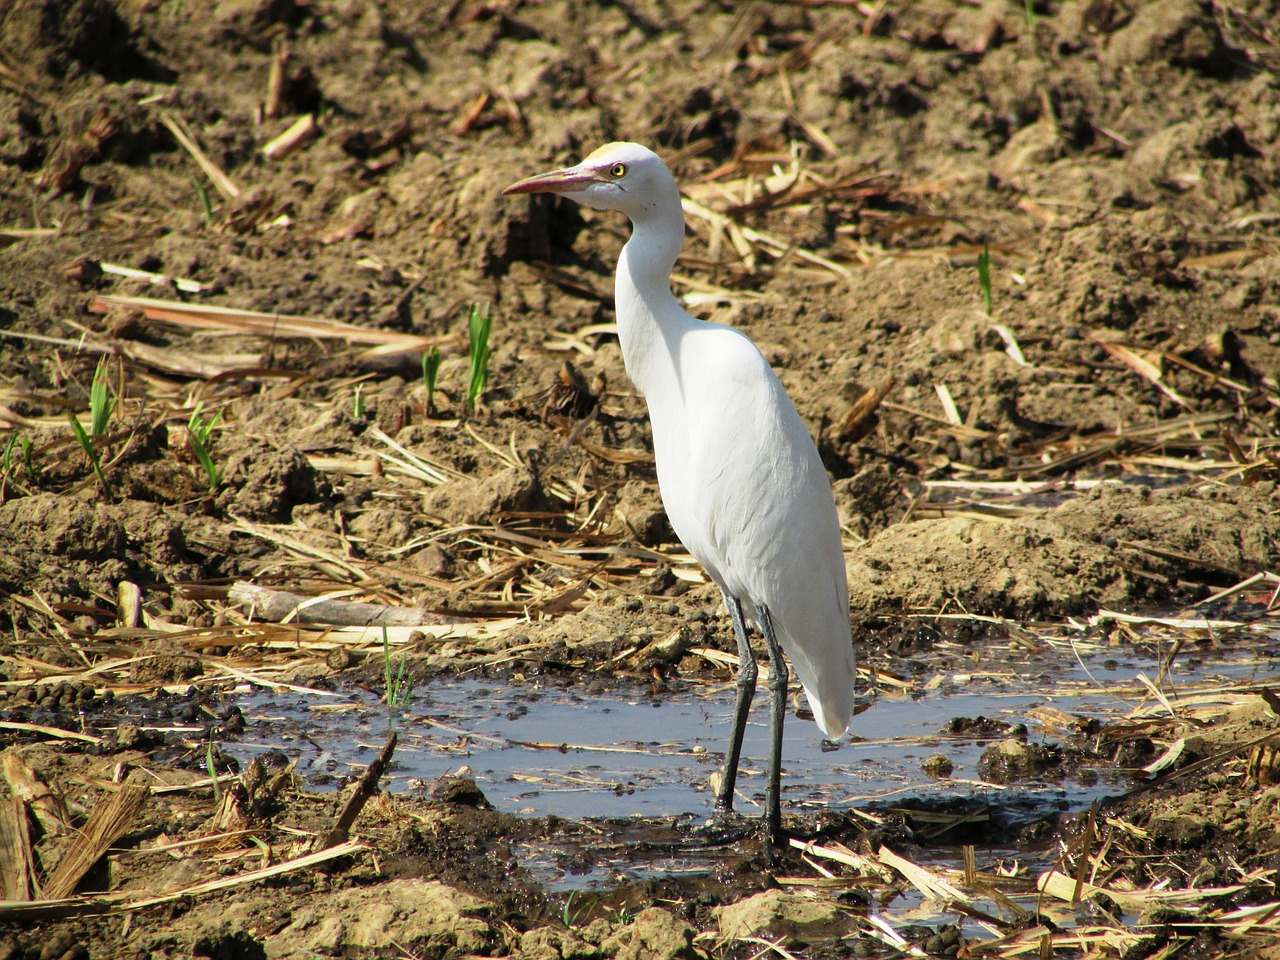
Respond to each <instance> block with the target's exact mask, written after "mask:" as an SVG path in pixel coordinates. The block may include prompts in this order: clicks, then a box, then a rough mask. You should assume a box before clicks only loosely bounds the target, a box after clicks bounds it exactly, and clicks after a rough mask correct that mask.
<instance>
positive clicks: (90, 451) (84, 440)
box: [67, 412, 115, 500]
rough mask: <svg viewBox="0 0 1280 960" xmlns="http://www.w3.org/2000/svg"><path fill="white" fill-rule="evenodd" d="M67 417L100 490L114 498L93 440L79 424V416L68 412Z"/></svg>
mask: <svg viewBox="0 0 1280 960" xmlns="http://www.w3.org/2000/svg"><path fill="white" fill-rule="evenodd" d="M67 419H68V420H70V421H71V432H72V433H74V434H75V435H76V439H77V440H78V441H80V446H81V447H82V448H83V450H84V452H85V453H86V454H87V455H88V457H89V463H90V464H91V465H92V466H93V472H94V474H95V475H96V476H97V478H98V483H100V484H102V492H103V493H105V494H106V495H107V499H108V500H115V495H114V494H113V493H112V492H111V484H109V483H107V475H106V474H105V473H103V472H102V461H100V460H99V459H98V451H97V450H95V449H94V448H93V441H92V440H91V439H90V438H89V434H87V433H85V430H84V427H83V426H81V425H80V418H79V417H77V416H76V415H75V414H74V413H71V412H68V413H67Z"/></svg>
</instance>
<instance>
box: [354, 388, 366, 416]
mask: <svg viewBox="0 0 1280 960" xmlns="http://www.w3.org/2000/svg"><path fill="white" fill-rule="evenodd" d="M363 389H364V384H363V383H357V384H356V395H355V399H354V400H352V401H351V414H352V416H354V417H355V418H356V419H357V420H363V419H364V392H363Z"/></svg>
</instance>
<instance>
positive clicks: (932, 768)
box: [920, 753, 955, 780]
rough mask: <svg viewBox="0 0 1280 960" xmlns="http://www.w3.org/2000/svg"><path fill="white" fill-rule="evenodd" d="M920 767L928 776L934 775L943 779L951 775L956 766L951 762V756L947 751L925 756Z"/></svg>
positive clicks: (937, 778) (938, 778) (935, 777)
mask: <svg viewBox="0 0 1280 960" xmlns="http://www.w3.org/2000/svg"><path fill="white" fill-rule="evenodd" d="M920 769H921V770H923V771H924V772H925V775H926V776H930V777H933V779H935V780H942V779H944V778H946V777H949V776H951V771H952V770H954V769H955V767H953V766H952V764H951V758H950V757H948V756H947V755H946V754H945V753H935V754H934V755H933V756H931V757H925V758H924V760H923V761H922V762H921V763H920Z"/></svg>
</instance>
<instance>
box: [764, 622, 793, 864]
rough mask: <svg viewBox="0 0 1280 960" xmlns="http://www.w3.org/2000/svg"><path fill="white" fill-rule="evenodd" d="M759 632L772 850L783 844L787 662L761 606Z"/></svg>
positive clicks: (766, 821)
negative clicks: (763, 653)
mask: <svg viewBox="0 0 1280 960" xmlns="http://www.w3.org/2000/svg"><path fill="white" fill-rule="evenodd" d="M760 630H761V631H762V632H763V633H764V642H765V646H766V647H767V648H768V650H769V782H768V784H767V785H766V786H765V790H764V806H765V810H764V829H765V834H766V837H765V842H766V843H767V844H768V845H769V846H771V847H780V846H782V845H783V843H784V839H785V838H784V837H783V835H782V797H781V792H782V721H783V720H784V719H785V718H786V715H787V681H788V680H789V679H790V678H789V675H788V673H787V662H786V660H784V659H783V657H782V647H781V646H779V644H778V638H777V636H776V635H775V634H774V632H773V620H772V618H770V616H769V609H768V608H767V607H765V606H764V605H763V604H761V605H760Z"/></svg>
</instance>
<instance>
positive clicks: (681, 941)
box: [600, 907, 698, 960]
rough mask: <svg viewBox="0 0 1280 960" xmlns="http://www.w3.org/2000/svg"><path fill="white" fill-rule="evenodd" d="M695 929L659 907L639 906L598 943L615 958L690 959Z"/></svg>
mask: <svg viewBox="0 0 1280 960" xmlns="http://www.w3.org/2000/svg"><path fill="white" fill-rule="evenodd" d="M695 933H697V931H696V930H695V929H694V928H693V927H691V926H689V924H687V923H685V922H684V921H683V920H679V919H677V918H676V917H675V916H674V915H672V914H671V913H670V912H668V911H666V910H663V909H662V908H661V907H649V908H648V909H647V910H642V911H641V912H640V913H639V914H638V915H637V916H636V918H635V919H634V920H632V921H631V922H630V923H629V924H627V925H626V926H625V927H623V928H621V929H620V930H618V931H617V932H616V933H614V934H613V935H612V936H610V937H609V938H608V939H607V940H605V941H604V943H602V944H601V945H600V949H601V951H602V952H604V953H605V954H606V955H607V956H611V957H615V958H616V960H693V958H694V957H696V956H698V953H697V951H695V950H694V949H693V935H694V934H695Z"/></svg>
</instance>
